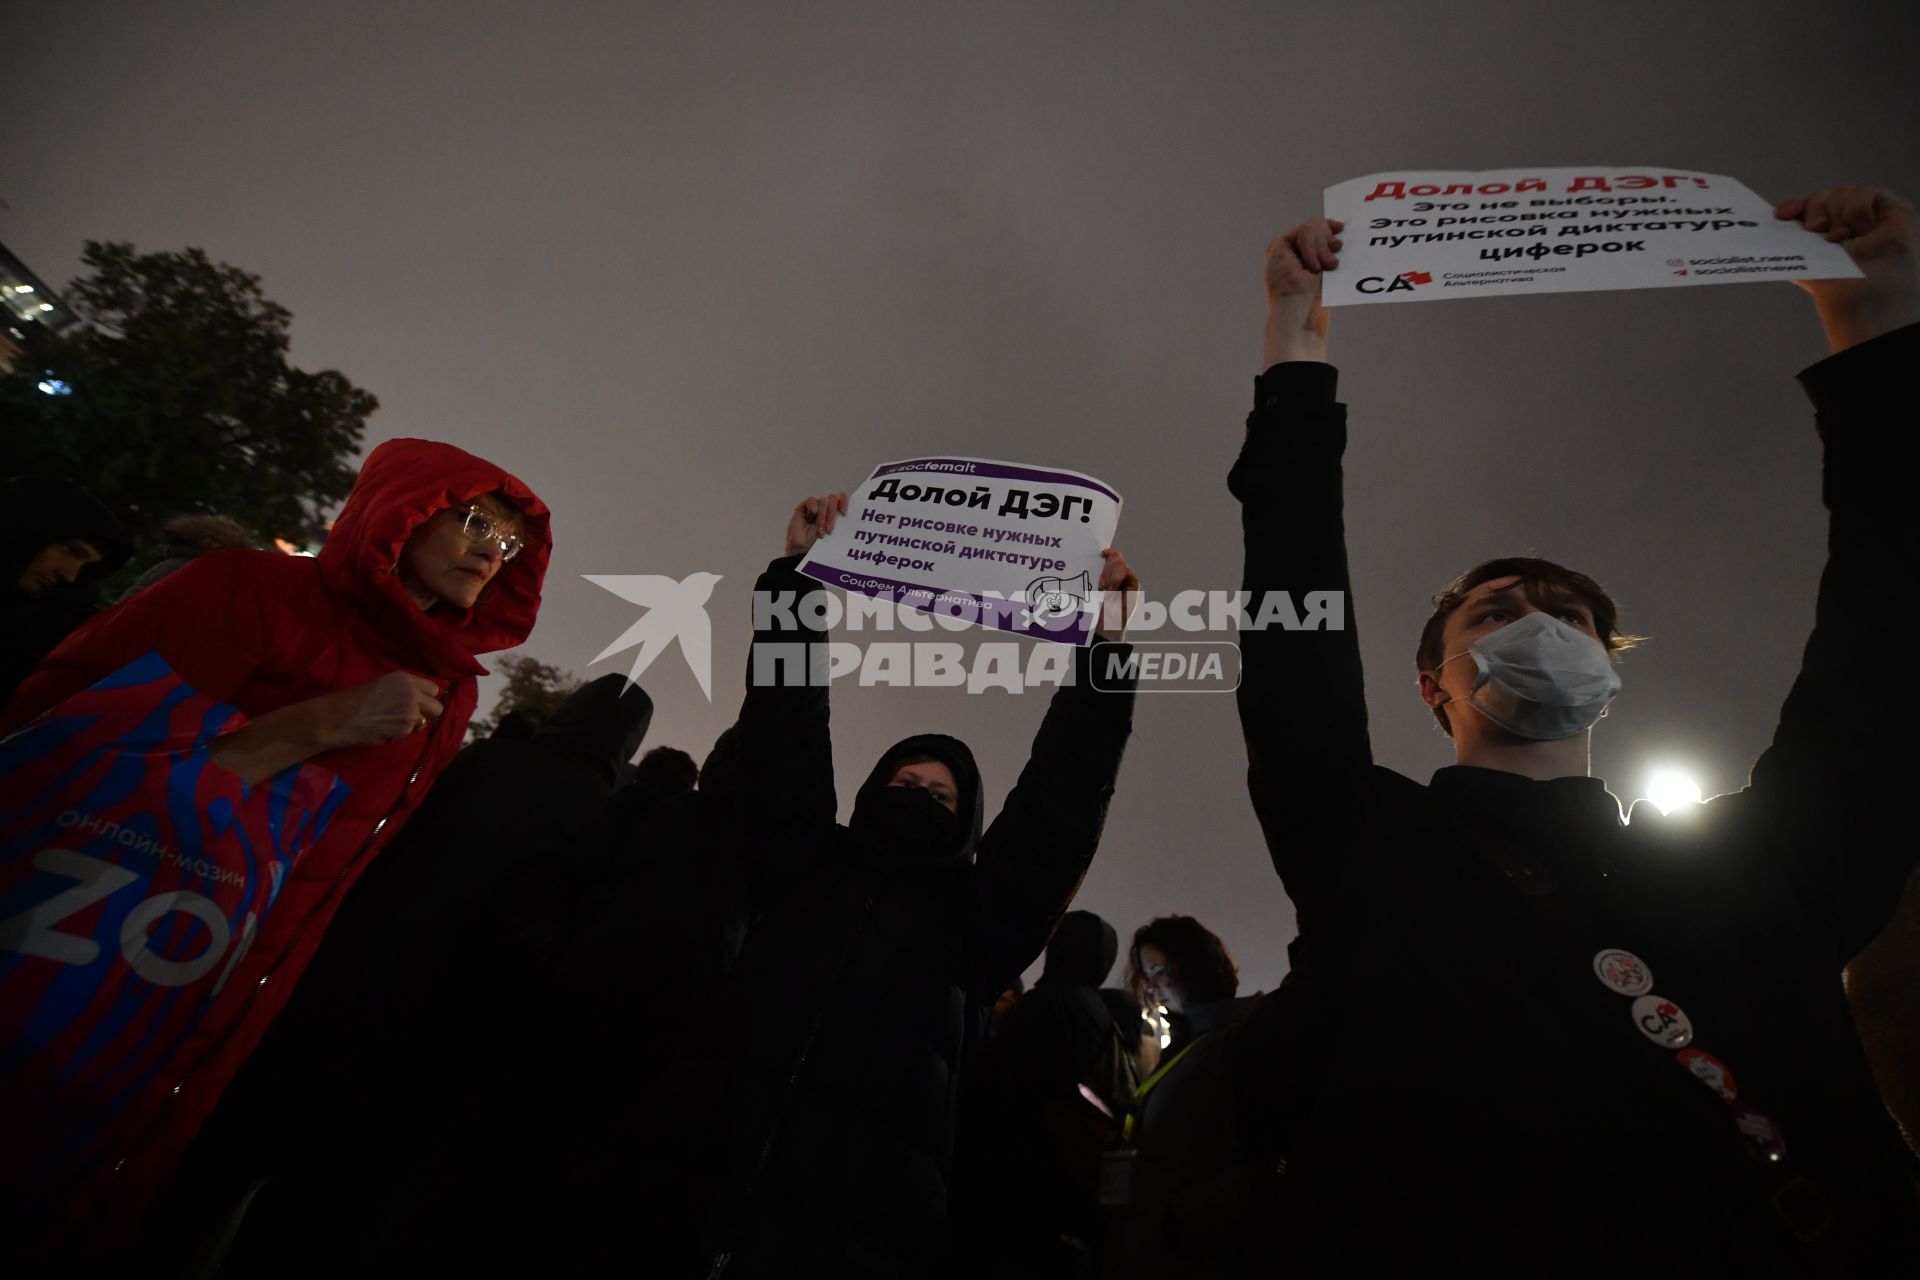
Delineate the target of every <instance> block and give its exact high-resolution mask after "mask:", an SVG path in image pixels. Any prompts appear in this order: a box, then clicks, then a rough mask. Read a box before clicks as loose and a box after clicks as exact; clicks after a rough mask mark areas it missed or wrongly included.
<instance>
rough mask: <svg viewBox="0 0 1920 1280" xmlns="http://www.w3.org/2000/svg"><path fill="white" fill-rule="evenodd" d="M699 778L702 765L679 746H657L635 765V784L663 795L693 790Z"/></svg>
mask: <svg viewBox="0 0 1920 1280" xmlns="http://www.w3.org/2000/svg"><path fill="white" fill-rule="evenodd" d="M699 780H700V766H699V765H697V764H695V763H694V762H693V757H692V756H690V755H688V754H687V753H686V752H684V751H682V750H680V748H678V747H655V748H654V749H653V750H651V751H649V752H647V754H645V755H643V756H641V757H640V763H639V764H637V765H635V766H634V767H633V782H634V784H635V785H637V786H641V787H645V788H647V789H648V790H650V791H655V792H658V793H660V794H662V795H677V794H678V793H680V792H682V791H691V790H693V787H694V784H695V783H697V782H698V781H699Z"/></svg>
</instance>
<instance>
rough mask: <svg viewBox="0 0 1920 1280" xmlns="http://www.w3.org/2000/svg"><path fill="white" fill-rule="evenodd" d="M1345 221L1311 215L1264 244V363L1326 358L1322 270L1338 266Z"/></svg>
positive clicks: (1325, 318) (1268, 365)
mask: <svg viewBox="0 0 1920 1280" xmlns="http://www.w3.org/2000/svg"><path fill="white" fill-rule="evenodd" d="M1346 225H1347V224H1346V223H1344V222H1332V221H1329V220H1328V219H1326V218H1309V219H1307V220H1306V221H1305V222H1303V223H1301V224H1300V225H1299V226H1297V227H1295V228H1294V229H1293V230H1291V231H1289V232H1287V234H1285V235H1284V236H1281V237H1280V238H1279V239H1278V240H1275V241H1274V242H1273V243H1271V244H1269V245H1268V246H1267V269H1266V284H1267V332H1266V363H1265V366H1264V367H1266V368H1271V367H1273V366H1274V365H1276V364H1280V363H1283V362H1285V361H1289V360H1319V361H1324V360H1325V359H1326V358H1327V319H1328V317H1327V309H1326V308H1325V307H1323V306H1321V305H1320V273H1321V272H1323V271H1331V270H1333V269H1334V268H1335V267H1338V266H1339V265H1340V257H1339V251H1340V232H1341V231H1343V230H1344V229H1345V228H1346Z"/></svg>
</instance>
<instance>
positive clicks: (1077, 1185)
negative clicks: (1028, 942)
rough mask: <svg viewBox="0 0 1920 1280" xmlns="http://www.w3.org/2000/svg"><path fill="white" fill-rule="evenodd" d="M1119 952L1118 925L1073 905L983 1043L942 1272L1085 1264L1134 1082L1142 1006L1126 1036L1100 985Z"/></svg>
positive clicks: (1027, 1272)
mask: <svg viewBox="0 0 1920 1280" xmlns="http://www.w3.org/2000/svg"><path fill="white" fill-rule="evenodd" d="M1119 954H1120V937H1119V934H1118V933H1116V932H1115V931H1114V928H1113V926H1112V925H1110V924H1108V923H1107V922H1106V921H1105V920H1102V919H1101V918H1100V917H1099V916H1097V915H1095V914H1093V913H1092V912H1090V911H1070V912H1068V913H1067V914H1066V916H1064V917H1063V918H1062V919H1061V921H1060V927H1059V928H1058V929H1057V930H1056V931H1055V932H1054V935H1053V940H1052V941H1051V942H1049V943H1048V944H1047V967H1046V970H1045V971H1044V972H1043V973H1042V974H1041V975H1040V978H1039V980H1038V981H1037V982H1035V983H1034V985H1033V990H1031V991H1029V992H1027V993H1026V994H1025V995H1023V996H1021V997H1020V998H1019V999H1018V1000H1016V1001H1014V1003H1013V1007H1012V1008H1010V1009H1008V1010H1007V1012H1006V1015H1005V1017H1004V1018H1002V1020H1001V1023H1000V1030H999V1033H998V1034H997V1035H996V1036H995V1037H994V1039H993V1041H992V1043H990V1044H988V1045H987V1046H986V1048H985V1049H984V1050H983V1051H982V1052H981V1054H980V1062H979V1067H978V1069H977V1070H976V1071H975V1072H974V1074H973V1076H972V1078H971V1079H969V1080H968V1081H967V1082H966V1090H965V1092H964V1094H963V1096H962V1099H961V1104H960V1119H961V1127H960V1137H959V1149H958V1153H957V1156H956V1160H955V1172H954V1189H953V1213H952V1221H951V1223H950V1225H949V1230H948V1244H947V1255H948V1258H947V1266H948V1270H947V1272H946V1274H950V1275H955V1276H961V1275H996V1276H999V1275H1005V1276H1035V1277H1039V1276H1057V1275H1074V1274H1080V1273H1082V1272H1084V1270H1085V1267H1086V1265H1087V1259H1088V1258H1089V1256H1090V1254H1091V1251H1092V1248H1093V1241H1094V1237H1095V1236H1096V1234H1097V1230H1098V1199H1097V1191H1098V1171H1099V1152H1100V1150H1101V1148H1102V1147H1103V1146H1105V1145H1106V1144H1107V1143H1109V1142H1111V1141H1113V1140H1114V1139H1115V1138H1117V1136H1118V1135H1117V1130H1118V1126H1119V1117H1121V1116H1122V1115H1123V1114H1124V1113H1125V1109H1126V1106H1127V1104H1128V1103H1129V1102H1130V1101H1131V1098H1132V1093H1133V1089H1134V1086H1135V1085H1136V1084H1137V1083H1138V1079H1137V1072H1136V1070H1135V1069H1134V1063H1133V1060H1132V1056H1131V1053H1130V1050H1132V1049H1135V1048H1137V1046H1138V1039H1139V1037H1138V1032H1137V1027H1138V1021H1139V1006H1138V1004H1137V1003H1136V1004H1134V1006H1133V1023H1132V1025H1130V1026H1128V1027H1127V1028H1126V1031H1127V1033H1128V1034H1131V1035H1132V1036H1133V1041H1132V1043H1131V1044H1129V1043H1126V1042H1125V1041H1123V1039H1122V1032H1121V1030H1120V1027H1119V1025H1118V1023H1117V1020H1116V1017H1115V1011H1114V1008H1113V1005H1112V1004H1110V1002H1109V999H1108V993H1107V992H1105V991H1103V990H1101V988H1100V984H1101V983H1102V982H1104V981H1106V977H1107V973H1108V971H1109V970H1111V969H1112V968H1113V962H1114V960H1115V958H1116V957H1117V956H1118V955H1119ZM1083 1090H1084V1091H1083ZM1087 1093H1091V1094H1092V1095H1093V1098H1089V1097H1088V1096H1087ZM1094 1099H1098V1101H1097V1102H1096V1101H1095V1100H1094ZM1102 1108H1104V1110H1105V1114H1104V1115H1103V1114H1102Z"/></svg>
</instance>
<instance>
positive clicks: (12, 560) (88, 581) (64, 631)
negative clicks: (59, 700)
mask: <svg viewBox="0 0 1920 1280" xmlns="http://www.w3.org/2000/svg"><path fill="white" fill-rule="evenodd" d="M76 538H80V539H85V540H86V541H87V542H90V543H92V544H93V547H94V550H96V551H98V552H99V553H100V556H101V558H100V559H98V560H96V561H94V562H93V563H92V564H90V565H88V566H87V567H86V568H84V569H82V570H81V571H80V575H79V577H78V578H76V579H75V580H74V581H73V582H70V583H67V582H61V583H56V584H54V585H53V586H50V587H47V588H45V589H44V590H42V591H40V592H38V593H37V594H32V595H30V594H28V593H27V592H24V591H22V590H21V589H20V586H19V582H20V577H21V575H22V574H23V573H24V572H25V571H26V568H27V565H28V564H30V563H32V561H33V558H34V557H35V556H37V555H38V554H40V552H41V551H43V550H44V549H46V548H47V547H50V546H52V545H53V544H54V543H57V542H65V541H67V540H69V539H76ZM132 551H133V543H132V539H131V538H130V537H129V536H128V534H127V531H126V529H124V528H123V527H122V526H121V524H120V522H119V521H118V520H116V519H114V516H113V513H112V512H111V511H108V510H107V508H106V507H105V506H104V505H102V504H101V502H100V500H99V499H97V498H95V497H94V496H93V495H92V494H90V493H88V492H87V491H86V490H85V489H82V488H81V487H80V486H78V485H75V484H69V483H68V482H66V481H64V480H55V479H50V478H46V477H40V476H22V477H20V478H19V479H17V480H13V481H10V482H8V483H7V484H6V485H4V486H0V575H4V576H0V706H4V705H5V704H6V702H7V700H8V699H9V698H11V697H12V696H13V691H14V689H15V688H16V687H17V686H18V685H19V684H20V682H21V681H22V680H24V679H26V678H27V676H28V675H29V674H30V673H31V672H32V671H33V669H34V667H35V666H36V665H38V663H39V661H40V659H42V658H44V657H46V656H47V655H48V654H49V653H52V652H53V650H54V648H55V647H56V646H57V645H58V644H59V643H60V642H61V641H62V640H64V639H66V638H67V636H68V635H69V634H70V633H71V632H72V631H74V630H75V629H76V628H78V627H79V625H80V624H81V623H83V622H85V621H86V620H87V619H88V618H91V617H92V616H93V614H94V610H95V608H96V601H97V599H98V596H99V589H100V583H101V581H102V580H103V579H105V578H107V577H109V576H111V575H112V574H113V573H114V572H115V571H116V570H118V569H119V568H120V566H121V565H123V564H125V563H126V562H127V557H128V556H129V555H130V554H132Z"/></svg>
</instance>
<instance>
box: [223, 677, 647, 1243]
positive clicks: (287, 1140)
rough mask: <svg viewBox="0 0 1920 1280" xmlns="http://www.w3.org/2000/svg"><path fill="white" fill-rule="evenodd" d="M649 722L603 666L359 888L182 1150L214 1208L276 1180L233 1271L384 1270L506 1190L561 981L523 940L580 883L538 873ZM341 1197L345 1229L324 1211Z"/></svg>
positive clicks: (643, 708)
mask: <svg viewBox="0 0 1920 1280" xmlns="http://www.w3.org/2000/svg"><path fill="white" fill-rule="evenodd" d="M652 715H653V703H652V700H651V699H649V698H648V697H647V695H646V693H645V691H644V690H642V689H640V688H639V687H638V686H636V685H631V684H629V683H628V681H627V678H626V677H625V676H624V675H617V674H616V675H609V676H603V677H601V678H600V679H598V680H595V681H592V682H591V683H589V684H587V685H585V686H583V687H582V688H580V689H579V690H577V691H576V692H575V693H574V694H573V695H572V696H570V697H569V698H568V699H567V700H566V701H565V702H564V703H562V704H561V706H560V707H559V708H558V709H557V710H556V711H555V712H554V713H553V715H552V716H550V717H549V718H548V719H547V721H546V722H545V724H544V725H542V727H541V729H540V731H539V732H538V733H536V734H535V735H534V736H533V738H531V739H530V740H527V741H514V740H509V739H498V738H488V739H484V740H482V741H479V742H476V743H473V744H472V745H471V746H468V747H467V748H465V749H464V750H463V751H461V752H460V754H459V755H458V756H456V757H455V758H454V760H453V763H452V764H450V765H449V766H448V767H447V770H446V772H445V773H444V774H442V775H441V777H440V779H439V781H438V782H436V783H435V785H434V788H433V791H432V792H431V793H429V795H428V797H427V799H426V801H425V802H424V803H423V804H422V805H421V808H420V811H419V812H418V813H417V814H415V815H414V817H413V819H412V821H410V822H409V823H408V824H407V828H406V830H404V831H403V832H401V834H400V835H399V836H398V837H396V838H395V840H394V842H393V844H392V845H391V846H389V847H388V848H387V849H386V850H385V851H384V852H383V853H382V854H381V855H380V858H379V859H378V860H377V861H376V862H375V863H374V864H373V866H372V867H371V868H369V869H368V870H367V872H366V873H365V874H364V875H363V876H362V877H361V879H360V880H359V882H358V883H356V884H355V885H354V887H353V889H352V891H351V892H350V893H349V894H348V895H347V898H346V900H345V901H344V902H343V903H342V904H341V907H340V911H339V913H338V914H337V915H336V916H335V918H334V921H333V924H332V925H331V927H330V928H329V929H328V931H327V937H326V941H325V942H324V943H323V944H322V946H321V948H320V950H319V952H318V953H317V955H316V956H315V958H314V961H313V964H312V966H311V967H310V968H309V969H308V970H307V973H306V974H305V976H304V977H303V978H302V980H301V984H300V987H299V989H298V990H297V991H296V992H295V993H294V996H293V997H292V999H291V1000H289V1001H288V1003H287V1007H286V1008H285V1010H284V1011H282V1013H281V1014H280V1017H279V1018H278V1019H277V1020H276V1021H275V1022H274V1024H273V1026H272V1027H271V1028H270V1029H269V1030H268V1032H267V1034H266V1036H265V1037H264V1038H263V1039H262V1041H261V1045H260V1048H259V1049H258V1050H257V1051H256V1052H255V1053H254V1055H253V1056H252V1057H251V1058H250V1059H249V1060H248V1062H247V1063H246V1065H245V1066H244V1067H243V1068H242V1069H241V1072H240V1074H239V1076H238V1077H236V1079H235V1081H234V1083H233V1084H232V1085H231V1086H230V1087H229V1089H228V1091H227V1094H226V1096H224V1097H223V1098H222V1100H221V1103H220V1107H219V1108H218V1109H217V1110H216V1111H215V1113H214V1115H213V1118H212V1120H211V1121H210V1122H209V1124H208V1126H207V1129H206V1130H205V1131H203V1134H202V1137H201V1140H200V1142H199V1143H198V1144H196V1146H195V1148H194V1149H193V1151H192V1152H190V1154H189V1157H188V1168H187V1171H189V1172H190V1176H191V1178H192V1179H195V1180H197V1179H200V1178H212V1179H213V1180H214V1181H215V1182H216V1184H219V1185H221V1187H222V1189H221V1190H220V1191H219V1192H218V1193H217V1194H215V1193H212V1192H208V1193H206V1194H209V1195H212V1196H213V1198H214V1199H215V1200H221V1199H223V1198H224V1197H225V1196H227V1195H229V1194H231V1193H232V1191H233V1176H234V1175H235V1174H247V1175H251V1176H257V1177H265V1178H267V1179H268V1180H269V1181H268V1186H267V1189H266V1190H264V1191H262V1192H261V1194H260V1195H259V1196H258V1197H257V1198H256V1199H255V1201H254V1203H253V1207H252V1209H251V1210H250V1211H249V1213H248V1215H247V1220H246V1229H245V1232H244V1233H243V1234H242V1235H241V1237H240V1241H239V1245H238V1246H237V1252H236V1254H235V1255H234V1257H233V1258H232V1259H230V1261H229V1263H228V1266H227V1268H226V1269H224V1270H223V1271H222V1272H221V1274H222V1275H223V1276H229V1277H230V1276H236V1275H239V1276H245V1275H254V1274H259V1275H274V1276H283V1275H295V1274H309V1273H313V1274H321V1273H327V1272H328V1271H329V1269H330V1268H334V1267H337V1266H342V1265H347V1264H349V1263H351V1262H353V1261H354V1260H356V1259H359V1260H365V1259H368V1258H375V1257H389V1258H390V1257H393V1256H395V1255H394V1254H393V1252H392V1251H393V1250H394V1249H395V1248H396V1247H398V1242H399V1241H400V1239H401V1237H405V1238H406V1242H407V1243H409V1244H410V1243H412V1242H413V1241H415V1240H417V1239H418V1238H419V1237H421V1236H423V1235H424V1236H435V1235H438V1234H439V1233H440V1231H441V1229H442V1227H443V1226H444V1225H445V1215H446V1214H447V1213H448V1212H449V1210H448V1207H447V1206H448V1204H449V1202H450V1201H452V1202H454V1203H456V1204H457V1202H458V1201H460V1200H461V1199H463V1198H464V1197H465V1195H466V1193H467V1192H468V1191H470V1190H471V1189H472V1188H474V1187H476V1186H478V1187H487V1186H490V1185H492V1184H493V1183H495V1182H497V1181H498V1177H497V1175H499V1174H500V1173H501V1169H500V1165H499V1161H500V1160H502V1159H504V1158H507V1157H508V1156H509V1154H510V1153H509V1152H508V1150H507V1148H506V1147H505V1146H504V1145H503V1144H500V1143H497V1142H493V1141H491V1140H490V1139H491V1138H493V1137H495V1136H497V1134H498V1131H499V1130H500V1129H501V1128H502V1127H504V1122H505V1121H506V1120H507V1119H509V1118H511V1117H518V1116H521V1115H523V1114H524V1111H525V1109H524V1107H522V1106H519V1105H513V1106H508V1107H504V1108H503V1107H502V1106H501V1103H502V1101H503V1100H511V1099H513V1098H514V1097H515V1096H516V1091H517V1089H518V1088H519V1077H520V1076H521V1074H522V1072H523V1071H524V1068H525V1064H526V1062H527V1060H528V1057H529V1055H537V1054H539V1053H541V1052H543V1051H544V1046H543V1045H541V1044H538V1043H531V1042H530V1040H529V1037H528V1035H527V1027H526V1016H525V1011H526V1010H528V1009H530V1008H533V1009H537V1008H539V1007H540V1005H541V1003H542V1000H543V996H542V992H541V988H542V986H543V985H544V984H545V983H547V982H548V981H550V974H549V972H548V971H547V970H546V969H545V968H543V966H542V964H541V960H542V957H538V956H534V955H531V954H529V953H528V952H527V949H526V947H525V944H524V941H523V935H526V934H527V933H528V932H529V924H530V920H529V918H530V917H533V918H535V919H536V920H537V919H539V918H541V917H544V916H546V915H549V914H554V913H562V912H565V911H566V910H567V909H568V908H569V906H570V905H571V904H570V903H568V902H567V901H565V900H564V896H565V893H566V891H567V890H566V887H567V886H569V885H571V884H573V883H574V882H575V881H574V878H573V877H569V876H566V875H556V874H554V872H553V870H552V868H551V867H549V866H547V865H546V864H548V863H551V862H553V861H555V860H562V861H564V860H566V859H569V858H578V857H581V856H582V854H581V850H582V849H583V848H586V847H588V846H589V845H590V843H591V840H590V832H591V829H592V827H593V824H595V823H596V822H598V821H599V820H600V819H601V816H602V814H603V813H604V811H605V809H606V805H607V800H608V796H609V795H610V793H611V791H612V788H613V779H614V776H615V772H616V770H617V769H618V767H619V765H621V764H622V763H624V762H625V761H627V760H628V759H630V758H631V757H632V756H633V754H634V752H635V751H637V750H638V749H639V746H640V743H641V742H642V740H643V739H644V738H645V736H646V731H647V726H648V724H649V722H650V721H651V719H652ZM536 932H540V933H544V932H545V931H543V930H542V931H536ZM476 1143H477V1144H478V1145H477V1148H476V1146H475V1145H474V1144H476ZM209 1166H214V1167H213V1168H212V1169H211V1170H210V1169H209ZM222 1166H224V1167H222ZM348 1184H351V1185H353V1186H354V1187H355V1188H356V1191H355V1195H356V1208H355V1213H354V1214H353V1215H351V1220H350V1223H348V1224H343V1223H340V1222H339V1221H338V1220H337V1219H338V1215H337V1209H336V1207H335V1206H334V1203H333V1202H334V1198H335V1197H336V1196H337V1195H338V1190H339V1187H340V1186H342V1185H348ZM452 1212H454V1213H456V1214H460V1213H464V1210H463V1209H459V1208H455V1209H454V1210H452ZM343 1228H344V1229H343ZM469 1238H470V1237H469ZM303 1268H305V1269H306V1270H303Z"/></svg>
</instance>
